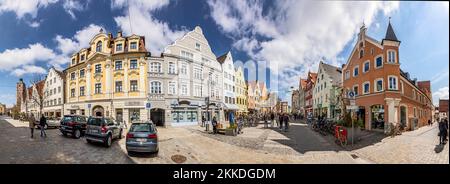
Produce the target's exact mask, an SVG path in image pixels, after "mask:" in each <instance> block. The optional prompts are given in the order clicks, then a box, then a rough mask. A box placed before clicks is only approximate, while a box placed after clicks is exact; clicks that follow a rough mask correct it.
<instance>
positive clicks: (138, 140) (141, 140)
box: [136, 139, 147, 142]
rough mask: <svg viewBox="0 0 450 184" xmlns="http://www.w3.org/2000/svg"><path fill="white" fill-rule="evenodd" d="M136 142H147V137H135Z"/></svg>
mask: <svg viewBox="0 0 450 184" xmlns="http://www.w3.org/2000/svg"><path fill="white" fill-rule="evenodd" d="M136 141H137V142H147V139H136Z"/></svg>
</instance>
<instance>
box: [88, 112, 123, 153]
mask: <svg viewBox="0 0 450 184" xmlns="http://www.w3.org/2000/svg"><path fill="white" fill-rule="evenodd" d="M122 130H123V129H122V127H121V125H120V124H119V123H118V122H115V121H114V120H113V119H111V118H106V117H89V119H88V122H87V129H86V141H87V142H88V143H92V142H100V143H103V144H104V145H105V146H106V147H110V146H111V144H112V140H113V139H121V138H122Z"/></svg>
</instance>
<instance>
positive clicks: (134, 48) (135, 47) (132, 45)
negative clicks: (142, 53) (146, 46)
mask: <svg viewBox="0 0 450 184" xmlns="http://www.w3.org/2000/svg"><path fill="white" fill-rule="evenodd" d="M130 50H137V42H131V43H130Z"/></svg>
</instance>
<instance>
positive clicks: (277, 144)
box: [0, 118, 448, 164]
mask: <svg viewBox="0 0 450 184" xmlns="http://www.w3.org/2000/svg"><path fill="white" fill-rule="evenodd" d="M27 125H28V123H24V122H19V121H14V120H11V119H7V120H4V119H3V118H0V131H1V132H2V134H1V135H0V140H1V142H0V150H1V151H0V163H2V164H3V163H112V164H117V163H126V164H132V163H145V164H152V163H175V162H173V161H172V159H171V157H172V156H173V155H182V156H185V157H186V161H185V162H184V163H224V164H226V163H321V164H325V163H448V145H445V147H444V148H443V150H442V151H441V152H440V153H435V149H434V148H435V146H436V143H437V136H436V127H433V128H431V127H425V128H422V129H419V130H418V131H416V132H408V133H404V134H403V135H402V136H397V137H395V138H385V139H383V140H382V141H380V142H379V143H376V144H374V145H369V146H366V147H363V148H358V149H353V150H349V149H342V148H341V147H339V146H337V145H336V144H335V143H334V142H332V136H325V137H324V136H321V135H319V134H317V133H316V132H313V131H311V130H310V129H309V128H308V127H307V126H306V125H304V124H301V123H292V124H291V126H290V129H289V131H288V132H281V131H279V130H278V129H277V128H267V129H264V128H262V127H261V125H260V126H258V127H251V128H245V129H244V134H240V135H238V136H236V137H232V136H225V135H217V134H216V135H212V134H209V133H206V132H205V131H204V128H201V127H198V126H188V127H170V128H158V131H159V132H158V133H159V143H160V151H159V154H158V155H154V154H137V155H132V156H131V157H130V156H128V155H127V153H126V149H125V145H124V143H125V139H121V140H119V141H114V142H113V146H112V147H111V148H105V147H103V146H101V145H91V144H87V143H86V141H85V140H84V138H81V139H73V138H69V137H64V136H62V135H61V133H60V132H59V130H57V129H49V130H47V134H48V138H41V137H39V130H35V138H34V139H30V137H29V136H30V135H29V128H28V127H27ZM427 128H428V129H429V130H427ZM356 155H357V156H356Z"/></svg>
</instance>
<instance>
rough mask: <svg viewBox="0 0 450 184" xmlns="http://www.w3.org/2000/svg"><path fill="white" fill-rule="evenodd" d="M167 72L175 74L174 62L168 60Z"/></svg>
mask: <svg viewBox="0 0 450 184" xmlns="http://www.w3.org/2000/svg"><path fill="white" fill-rule="evenodd" d="M169 74H175V64H174V63H173V62H169Z"/></svg>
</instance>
